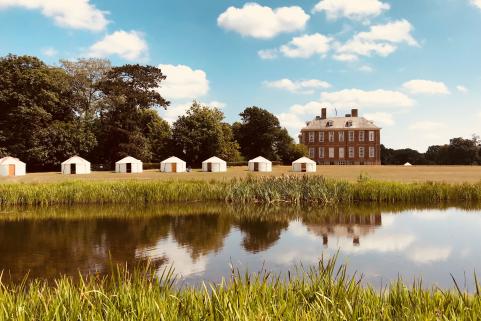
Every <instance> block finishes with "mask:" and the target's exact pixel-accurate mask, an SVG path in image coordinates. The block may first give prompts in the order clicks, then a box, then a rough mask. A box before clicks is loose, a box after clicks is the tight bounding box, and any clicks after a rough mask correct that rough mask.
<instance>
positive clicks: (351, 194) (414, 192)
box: [0, 175, 481, 206]
mask: <svg viewBox="0 0 481 321" xmlns="http://www.w3.org/2000/svg"><path fill="white" fill-rule="evenodd" d="M197 201H227V202H232V203H262V204H273V203H290V204H316V205H319V204H320V205H326V204H352V203H358V202H370V203H398V202H405V203H411V204H413V203H432V202H454V201H456V202H459V201H467V202H480V201H481V182H479V183H463V184H449V183H433V182H425V183H399V182H384V181H373V180H369V179H362V180H359V181H358V182H349V181H343V180H334V179H326V178H324V177H321V176H308V175H305V176H289V175H285V176H279V177H257V178H254V177H248V178H245V179H234V180H231V181H211V182H207V181H175V180H173V181H136V180H131V181H103V182H87V181H72V182H66V183H65V182H64V183H45V184H0V205H4V206H5V205H52V204H116V203H118V204H147V203H167V202H197Z"/></svg>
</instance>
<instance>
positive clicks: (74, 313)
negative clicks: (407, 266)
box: [0, 259, 481, 320]
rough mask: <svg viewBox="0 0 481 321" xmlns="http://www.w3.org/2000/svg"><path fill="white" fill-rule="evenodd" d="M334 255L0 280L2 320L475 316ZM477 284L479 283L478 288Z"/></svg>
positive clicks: (476, 299)
mask: <svg viewBox="0 0 481 321" xmlns="http://www.w3.org/2000/svg"><path fill="white" fill-rule="evenodd" d="M346 271H347V270H346V267H345V266H340V267H338V266H337V265H336V264H335V259H333V260H328V261H326V262H323V261H321V262H320V263H319V266H318V267H315V268H310V269H300V270H299V273H297V274H293V275H289V277H286V278H281V277H279V276H275V275H272V274H270V273H268V272H266V271H264V272H261V273H258V274H253V275H252V274H250V275H248V274H241V273H239V272H237V271H233V273H232V277H231V278H230V279H229V280H224V281H222V282H221V283H219V284H204V285H203V286H201V287H195V288H194V287H178V286H176V285H177V284H178V283H176V280H175V276H174V273H173V271H172V270H171V269H166V270H164V271H163V272H162V273H160V275H159V274H157V275H154V273H153V272H152V270H150V269H148V268H147V269H137V270H135V271H134V272H132V273H129V272H128V271H127V270H126V269H121V268H117V269H115V270H114V271H113V273H112V274H110V275H109V276H105V277H98V276H90V277H87V278H83V279H81V280H80V281H74V280H73V279H71V278H67V277H64V278H61V279H59V280H57V281H56V282H55V283H54V284H53V285H52V284H47V283H46V282H44V281H41V280H34V281H25V282H23V283H21V284H16V285H10V284H7V285H6V284H4V283H2V284H0V307H1V309H0V319H1V320H477V319H479V315H481V296H480V295H479V293H474V294H466V293H464V292H462V291H461V290H460V289H459V288H457V290H452V291H441V290H438V289H430V290H426V289H423V288H422V287H421V286H419V284H420V283H415V284H414V286H413V287H411V288H409V287H407V286H406V285H405V284H403V283H402V282H401V281H399V282H397V283H394V284H393V285H391V286H390V287H389V288H385V289H383V290H380V291H376V290H374V289H372V288H369V287H363V286H361V285H360V279H359V278H358V277H356V276H349V275H348V274H347V272H346ZM477 288H478V287H477Z"/></svg>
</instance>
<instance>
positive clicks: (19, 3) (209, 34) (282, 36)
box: [0, 0, 481, 151]
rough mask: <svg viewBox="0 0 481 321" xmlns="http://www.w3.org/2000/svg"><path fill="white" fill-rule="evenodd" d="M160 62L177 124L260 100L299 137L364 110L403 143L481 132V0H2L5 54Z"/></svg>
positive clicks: (168, 114) (229, 117)
mask: <svg viewBox="0 0 481 321" xmlns="http://www.w3.org/2000/svg"><path fill="white" fill-rule="evenodd" d="M9 53H13V54H17V55H23V54H28V55H35V56H38V57H39V58H41V59H42V60H44V61H45V62H47V63H49V64H52V65H55V64H58V61H59V59H77V58H79V57H104V58H108V59H110V60H111V61H112V63H113V64H114V65H121V64H125V63H140V64H150V65H155V66H159V67H160V68H161V69H162V71H163V73H164V74H165V75H166V76H167V80H166V81H165V82H164V83H162V86H161V88H160V89H159V91H160V92H161V94H162V95H163V96H165V97H166V98H168V99H169V100H170V101H171V106H170V107H169V108H168V110H167V111H162V110H160V111H159V113H160V114H161V116H162V117H163V118H165V119H166V120H167V121H169V122H171V123H172V122H173V121H175V120H176V119H177V117H178V116H179V115H182V114H184V113H185V111H186V109H187V108H188V107H189V105H190V104H191V103H192V100H194V99H195V100H198V101H200V102H201V103H203V104H207V105H209V106H216V107H218V108H221V109H222V110H223V112H224V114H225V116H226V121H228V122H234V121H237V120H239V119H240V116H239V113H240V112H242V110H244V108H246V107H249V106H258V107H262V108H265V109H267V110H269V111H270V112H272V113H274V114H275V115H276V116H278V117H279V119H280V121H281V124H282V125H283V126H285V127H286V128H287V129H288V130H289V132H290V134H291V135H292V136H293V137H297V134H298V133H299V131H300V129H301V128H302V127H303V126H304V125H305V122H306V121H308V120H311V119H312V118H314V117H315V116H316V115H319V114H320V109H321V108H322V107H326V108H328V113H329V115H331V116H334V115H336V112H337V114H338V115H339V116H342V115H344V114H345V113H348V112H349V111H350V110H351V108H359V110H360V112H359V113H360V115H361V116H364V117H366V118H368V119H370V120H373V121H375V123H376V124H377V125H378V126H380V127H382V128H383V129H382V135H381V137H382V138H381V142H382V143H383V144H384V145H386V146H388V147H391V148H406V147H410V148H415V149H418V150H420V151H425V150H426V148H427V147H428V146H430V145H437V144H445V143H448V142H449V139H450V138H452V137H466V138H469V137H471V136H472V134H474V133H477V134H480V135H481V125H480V124H481V0H416V1H404V0H321V1H319V0H312V1H311V0H305V1H291V0H276V1H274V0H269V1H267V0H265V1H260V0H258V1H256V2H254V1H252V2H249V1H239V0H236V1H234V0H203V1H198V0H175V1H165V0H143V1H133V0H62V1H60V0H0V55H2V56H3V55H6V54H9Z"/></svg>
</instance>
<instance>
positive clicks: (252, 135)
mask: <svg viewBox="0 0 481 321" xmlns="http://www.w3.org/2000/svg"><path fill="white" fill-rule="evenodd" d="M240 116H241V117H242V121H241V122H237V123H234V125H233V131H234V137H235V139H236V140H237V142H238V143H239V145H240V150H241V153H242V155H243V156H244V157H245V158H249V159H250V158H254V157H256V156H259V155H261V156H264V157H266V158H268V159H271V160H282V161H284V162H288V161H289V160H290V159H291V158H292V156H291V152H292V151H293V150H294V149H293V145H294V140H293V139H292V138H291V137H290V136H289V134H288V133H287V130H286V129H285V128H282V127H281V126H280V123H279V119H277V117H276V116H274V115H273V114H272V113H270V112H268V111H267V110H265V109H262V108H259V107H255V106H254V107H248V108H246V109H245V110H244V111H243V112H242V113H240Z"/></svg>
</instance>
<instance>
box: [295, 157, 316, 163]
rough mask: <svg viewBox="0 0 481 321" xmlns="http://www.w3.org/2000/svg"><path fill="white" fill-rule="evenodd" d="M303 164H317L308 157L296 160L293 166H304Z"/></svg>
mask: <svg viewBox="0 0 481 321" xmlns="http://www.w3.org/2000/svg"><path fill="white" fill-rule="evenodd" d="M303 163H307V164H316V162H315V161H313V160H312V159H309V158H307V157H301V158H299V159H298V160H295V161H293V162H292V164H303Z"/></svg>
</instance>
